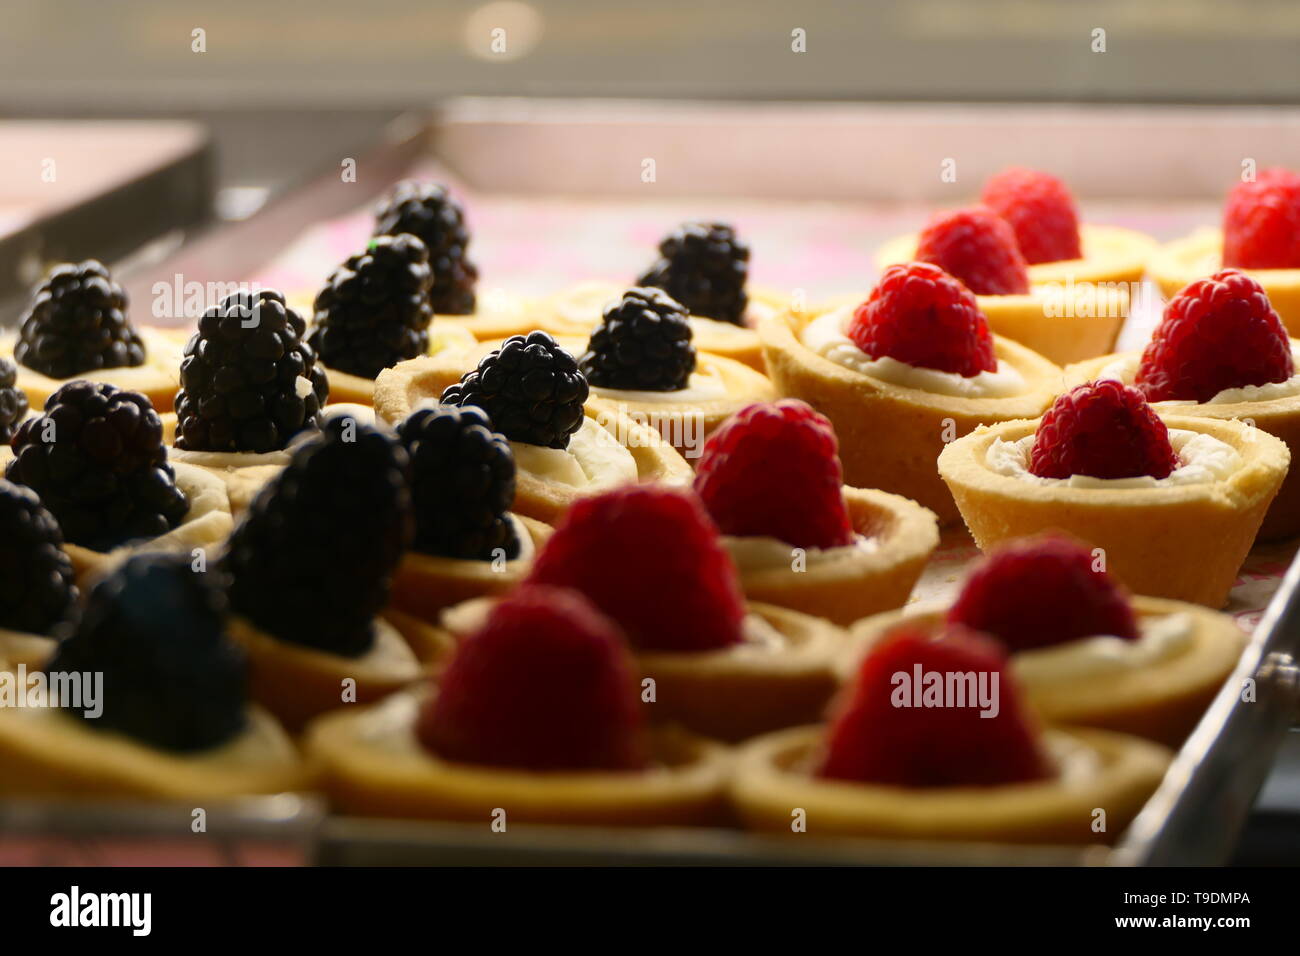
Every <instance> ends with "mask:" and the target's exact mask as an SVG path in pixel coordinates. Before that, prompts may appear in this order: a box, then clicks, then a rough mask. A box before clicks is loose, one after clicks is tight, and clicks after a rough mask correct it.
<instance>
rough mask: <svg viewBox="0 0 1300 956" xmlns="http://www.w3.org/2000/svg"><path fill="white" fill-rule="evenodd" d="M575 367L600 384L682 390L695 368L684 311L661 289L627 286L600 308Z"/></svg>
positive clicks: (665, 390) (590, 380) (650, 389)
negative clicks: (588, 338) (603, 308)
mask: <svg viewBox="0 0 1300 956" xmlns="http://www.w3.org/2000/svg"><path fill="white" fill-rule="evenodd" d="M578 365H579V367H581V369H582V374H583V375H585V376H587V381H588V383H590V384H592V385H595V386H598V387H600V388H631V389H639V390H644V391H652V392H671V391H674V390H676V389H679V388H685V387H686V385H687V383H688V382H690V378H691V373H692V372H694V371H695V346H694V345H693V344H692V343H691V324H690V322H688V321H687V315H686V309H684V308H683V307H682V305H681V304H680V303H679V302H677V301H676V300H675V299H672V298H669V296H668V294H667V293H666V292H664V291H663V290H661V289H628V290H627V291H626V292H624V293H623V297H622V298H621V299H619V300H617V301H616V302H611V303H610V304H609V305H607V306H606V307H605V312H604V315H603V316H602V318H601V322H600V325H599V326H597V328H596V330H595V331H594V332H592V333H591V340H590V341H589V342H588V343H587V351H586V353H585V354H584V355H583V356H582V358H581V359H579V360H578Z"/></svg>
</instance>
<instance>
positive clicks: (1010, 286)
mask: <svg viewBox="0 0 1300 956" xmlns="http://www.w3.org/2000/svg"><path fill="white" fill-rule="evenodd" d="M916 258H917V260H918V261H919V262H931V263H933V264H934V265H936V266H938V267H939V268H940V269H942V270H943V271H944V272H946V273H948V274H949V275H951V276H955V277H956V278H958V279H960V280H961V281H962V282H964V283H965V284H966V288H968V289H970V290H971V291H972V292H974V293H975V294H976V295H1024V294H1026V293H1027V292H1029V267H1028V266H1027V265H1025V257H1024V256H1022V255H1021V254H1020V247H1019V246H1018V245H1017V244H1016V233H1015V230H1013V229H1012V228H1011V225H1010V224H1009V223H1008V222H1007V221H1006V220H1005V219H1003V218H1002V217H1001V216H999V215H998V214H997V213H995V212H993V211H992V210H991V209H985V208H984V207H983V206H976V207H974V208H972V209H959V210H957V211H956V212H947V213H940V214H939V215H937V216H935V217H934V218H933V219H931V220H930V224H929V225H928V226H926V227H925V230H924V231H923V232H922V233H921V239H920V242H919V243H918V244H917V247H916Z"/></svg>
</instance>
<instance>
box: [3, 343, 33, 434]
mask: <svg viewBox="0 0 1300 956" xmlns="http://www.w3.org/2000/svg"><path fill="white" fill-rule="evenodd" d="M17 383H18V366H17V365H15V364H14V363H13V362H11V361H10V360H9V359H7V358H5V357H4V356H0V443H3V444H6V445H7V444H8V443H9V439H11V438H13V436H14V432H15V431H17V430H18V423H19V422H21V421H22V420H23V419H24V418H26V417H27V393H26V392H24V391H23V390H22V389H21V388H19V387H18V384H17Z"/></svg>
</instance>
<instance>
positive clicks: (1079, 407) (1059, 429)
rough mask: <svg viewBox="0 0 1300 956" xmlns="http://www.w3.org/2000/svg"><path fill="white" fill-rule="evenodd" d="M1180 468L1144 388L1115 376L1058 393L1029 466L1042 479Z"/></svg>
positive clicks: (1158, 473)
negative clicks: (1124, 383)
mask: <svg viewBox="0 0 1300 956" xmlns="http://www.w3.org/2000/svg"><path fill="white" fill-rule="evenodd" d="M1177 467H1178V456H1177V455H1175V454H1174V450H1173V448H1172V447H1171V446H1170V444H1169V430H1168V429H1167V428H1166V427H1165V423H1164V422H1162V421H1161V420H1160V418H1159V416H1157V415H1156V413H1155V412H1154V411H1152V409H1151V406H1150V405H1148V404H1147V402H1146V399H1145V398H1143V397H1142V393H1141V392H1140V391H1138V390H1137V389H1136V388H1129V387H1128V386H1125V385H1121V384H1120V383H1119V382H1116V381H1114V380H1113V379H1102V380H1101V381H1099V382H1088V383H1087V384H1085V385H1079V386H1077V387H1076V388H1074V389H1071V390H1070V391H1068V392H1066V393H1065V394H1064V395H1061V396H1059V397H1058V398H1057V399H1056V401H1055V402H1054V403H1053V404H1052V407H1051V408H1049V409H1048V410H1047V413H1046V414H1045V415H1043V420H1042V421H1041V422H1040V423H1039V425H1038V432H1037V434H1036V435H1035V436H1034V447H1033V449H1032V451H1031V452H1030V455H1029V471H1030V473H1031V474H1035V475H1037V476H1038V477H1040V478H1069V477H1070V476H1071V475H1087V476H1089V477H1092V478H1136V477H1138V476H1140V475H1150V476H1151V477H1152V478H1167V477H1168V476H1169V473H1170V472H1171V471H1173V470H1174V469H1175V468H1177Z"/></svg>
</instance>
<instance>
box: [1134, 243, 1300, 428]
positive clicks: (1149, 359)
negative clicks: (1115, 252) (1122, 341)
mask: <svg viewBox="0 0 1300 956" xmlns="http://www.w3.org/2000/svg"><path fill="white" fill-rule="evenodd" d="M1293 374H1295V363H1294V361H1293V360H1292V358H1291V340H1290V339H1288V338H1287V334H1286V328H1285V327H1284V326H1283V325H1282V320H1281V319H1279V318H1278V316H1277V313H1276V312H1274V311H1273V306H1272V305H1271V304H1269V301H1268V296H1267V295H1265V293H1264V290H1263V288H1262V287H1261V286H1260V284H1259V283H1258V282H1256V281H1255V280H1254V279H1252V278H1251V277H1250V276H1248V275H1244V274H1243V273H1240V272H1238V271H1237V270H1236V269H1224V270H1223V271H1221V272H1216V273H1215V274H1214V275H1213V276H1212V277H1210V278H1209V279H1198V280H1197V281H1195V282H1193V283H1192V284H1191V285H1189V286H1188V287H1187V288H1185V289H1183V291H1181V292H1179V293H1178V294H1177V295H1176V296H1174V297H1173V298H1172V299H1170V300H1169V304H1168V305H1167V306H1165V315H1164V318H1163V319H1161V321H1160V324H1159V325H1158V326H1157V327H1156V330H1155V332H1153V333H1152V335H1151V341H1150V342H1149V343H1148V344H1147V347H1146V351H1144V352H1143V353H1142V364H1141V365H1140V366H1138V372H1137V378H1136V379H1135V380H1134V382H1133V384H1134V385H1136V386H1137V387H1138V388H1140V389H1142V391H1143V392H1144V393H1145V394H1146V397H1147V401H1149V402H1163V401H1167V400H1169V399H1181V400H1189V399H1190V400H1193V401H1197V402H1206V401H1209V400H1210V399H1211V398H1213V397H1214V396H1215V395H1217V394H1218V393H1219V392H1221V391H1223V390H1224V389H1225V388H1240V387H1241V386H1243V385H1264V384H1266V383H1268V382H1285V381H1286V380H1287V379H1289V378H1290V377H1291V376H1292V375H1293Z"/></svg>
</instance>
